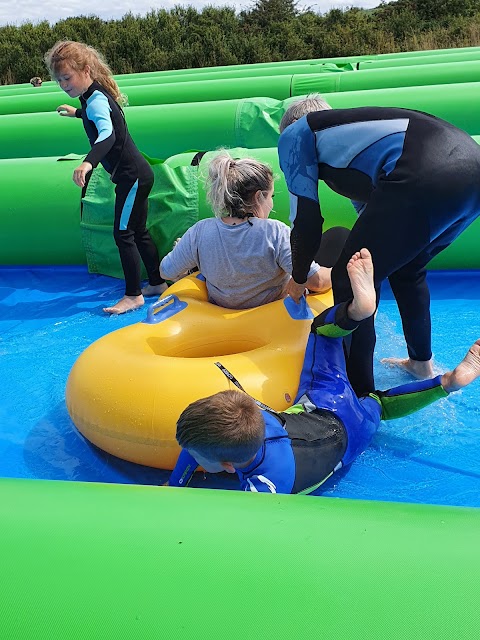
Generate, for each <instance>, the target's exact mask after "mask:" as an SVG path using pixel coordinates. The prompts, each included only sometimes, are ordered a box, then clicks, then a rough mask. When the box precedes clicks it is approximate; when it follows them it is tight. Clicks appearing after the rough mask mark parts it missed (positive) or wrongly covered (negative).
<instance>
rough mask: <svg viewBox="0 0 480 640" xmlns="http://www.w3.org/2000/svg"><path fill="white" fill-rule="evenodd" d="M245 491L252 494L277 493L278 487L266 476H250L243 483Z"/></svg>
mask: <svg viewBox="0 0 480 640" xmlns="http://www.w3.org/2000/svg"><path fill="white" fill-rule="evenodd" d="M242 489H243V491H251V492H252V493H277V487H276V486H275V485H274V484H273V482H272V481H271V480H269V479H268V478H266V477H265V476H262V475H259V476H250V477H249V478H245V480H244V481H243V482H242Z"/></svg>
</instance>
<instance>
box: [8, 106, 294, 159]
mask: <svg viewBox="0 0 480 640" xmlns="http://www.w3.org/2000/svg"><path fill="white" fill-rule="evenodd" d="M284 110H285V105H284V103H283V102H282V101H279V100H274V99H273V98H252V99H242V100H224V101H215V102H199V103H188V102H186V103H183V104H173V105H159V106H147V107H128V108H127V109H126V110H125V115H126V119H127V122H128V127H129V130H130V132H131V134H132V137H133V139H134V140H135V143H136V144H137V146H138V147H139V148H140V149H142V151H144V152H145V153H146V154H147V155H149V156H152V157H156V158H168V157H169V156H171V155H174V154H176V153H180V152H182V151H186V150H188V149H216V148H218V147H221V146H231V147H235V146H244V147H250V146H262V147H270V146H272V147H273V146H275V145H276V144H277V140H278V124H279V122H280V119H281V117H282V115H283V113H284ZM0 140H2V144H1V145H0V158H1V157H4V158H11V157H37V156H55V155H63V154H67V153H70V152H71V151H74V152H75V153H88V150H89V149H90V145H89V142H88V139H87V136H86V135H85V132H84V130H83V126H82V123H81V121H80V120H78V119H77V118H64V117H62V116H59V115H58V113H32V114H17V115H8V116H1V117H0Z"/></svg>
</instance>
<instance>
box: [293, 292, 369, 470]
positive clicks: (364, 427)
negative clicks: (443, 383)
mask: <svg viewBox="0 0 480 640" xmlns="http://www.w3.org/2000/svg"><path fill="white" fill-rule="evenodd" d="M348 304H349V303H344V304H342V305H337V306H335V307H332V308H331V309H328V310H327V311H325V312H324V313H323V314H321V315H320V316H318V317H317V318H316V319H315V320H314V323H313V324H312V329H313V331H312V333H310V335H309V338H308V342H307V348H306V351H305V359H304V363H303V368H302V373H301V376H300V385H299V389H298V393H297V397H296V400H295V402H296V403H301V404H303V405H304V406H305V408H306V409H307V410H313V411H314V410H315V409H326V410H327V411H332V413H334V414H335V415H336V416H338V418H340V420H342V422H343V425H344V427H345V430H346V432H347V437H348V443H347V449H346V452H345V455H344V457H343V460H342V462H343V464H349V463H350V462H352V460H354V458H355V457H356V456H358V455H359V454H360V453H361V452H362V451H364V450H365V449H366V447H367V446H368V445H369V443H370V441H371V439H372V437H373V435H374V434H375V432H376V431H377V428H378V426H379V424H380V414H381V407H380V404H379V403H378V402H376V401H374V400H372V401H371V402H363V401H362V402H361V401H360V400H359V399H358V398H357V396H356V395H355V393H354V391H353V389H352V386H351V384H350V382H349V380H348V378H347V373H346V368H345V357H344V351H343V344H342V336H344V335H345V334H346V333H348V332H349V331H352V330H353V329H355V327H357V328H358V326H359V325H361V324H362V323H358V322H354V321H352V320H350V319H348V318H347V315H346V308H347V306H348ZM362 322H363V321H362ZM355 330H357V329H355ZM317 332H323V334H318V333H317Z"/></svg>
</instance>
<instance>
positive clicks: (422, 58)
mask: <svg viewBox="0 0 480 640" xmlns="http://www.w3.org/2000/svg"><path fill="white" fill-rule="evenodd" d="M421 53H423V54H424V55H419V54H421ZM479 59H480V49H479V48H478V47H472V48H468V47H467V48H465V49H453V50H448V49H445V50H443V49H440V50H439V51H437V52H432V51H430V52H427V51H424V52H421V51H416V52H415V53H412V54H410V55H409V56H404V57H395V58H383V57H382V56H377V57H373V58H371V59H370V60H361V61H360V62H359V63H358V68H359V69H361V70H366V69H381V68H385V67H396V66H405V67H407V66H413V65H418V64H420V65H424V64H428V65H432V64H446V63H447V64H448V63H450V62H458V64H463V62H467V61H469V60H479Z"/></svg>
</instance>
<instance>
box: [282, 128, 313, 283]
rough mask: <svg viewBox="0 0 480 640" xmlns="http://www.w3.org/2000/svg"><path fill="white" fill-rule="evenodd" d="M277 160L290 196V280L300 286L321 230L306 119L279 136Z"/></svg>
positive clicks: (305, 278)
mask: <svg viewBox="0 0 480 640" xmlns="http://www.w3.org/2000/svg"><path fill="white" fill-rule="evenodd" d="M278 157H279V162H280V168H281V169H282V171H283V174H284V176H285V181H286V183H287V188H288V191H289V194H290V222H291V224H292V231H291V234H290V245H291V250H292V277H293V279H294V280H295V282H297V283H299V284H302V283H304V282H305V281H306V280H307V275H308V271H309V269H310V266H311V264H312V262H313V259H314V257H315V254H316V253H317V251H318V248H319V246H320V240H321V238H322V229H323V217H322V214H321V210H320V202H319V199H318V179H319V174H318V159H317V152H316V147H315V136H314V134H313V132H312V130H311V129H310V127H309V125H308V122H307V118H306V117H303V118H301V119H300V120H298V121H297V122H296V123H294V124H292V125H290V126H289V127H287V128H286V129H285V131H284V132H283V133H282V135H281V136H280V139H279V141H278Z"/></svg>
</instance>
